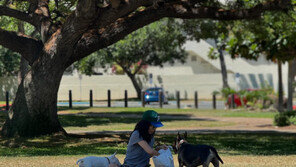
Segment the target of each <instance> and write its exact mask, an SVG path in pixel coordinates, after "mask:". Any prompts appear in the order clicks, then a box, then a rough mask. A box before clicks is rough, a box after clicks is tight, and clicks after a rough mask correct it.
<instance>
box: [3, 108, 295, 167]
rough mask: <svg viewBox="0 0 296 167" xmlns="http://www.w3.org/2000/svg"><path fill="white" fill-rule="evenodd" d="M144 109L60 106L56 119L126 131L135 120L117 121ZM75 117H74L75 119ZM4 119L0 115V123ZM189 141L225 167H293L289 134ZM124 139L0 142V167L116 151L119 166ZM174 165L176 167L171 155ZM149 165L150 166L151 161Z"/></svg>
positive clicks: (163, 138)
mask: <svg viewBox="0 0 296 167" xmlns="http://www.w3.org/2000/svg"><path fill="white" fill-rule="evenodd" d="M145 110H147V108H145V109H143V108H127V109H126V108H111V109H110V108H74V109H72V110H68V109H67V108H60V111H59V113H60V114H70V113H71V114H74V115H60V116H59V118H60V121H61V123H62V125H63V127H64V128H65V129H66V130H74V131H75V130H77V131H79V130H88V131H89V130H90V131H92V130H108V128H109V129H110V130H132V129H133V127H134V125H135V123H136V122H137V121H138V119H139V118H134V119H132V118H126V117H121V116H124V115H126V114H134V115H136V116H140V115H141V113H142V112H143V111H145ZM155 110H156V111H157V112H159V113H160V114H161V115H162V116H168V115H179V116H183V117H185V118H186V116H197V117H198V116H215V117H253V118H272V117H273V115H274V114H275V113H271V112H255V111H254V112H250V111H224V110H191V109H184V110H176V109H155ZM78 113H79V115H77V114H78ZM83 113H101V114H110V113H112V114H115V115H116V117H104V118H101V117H93V116H92V115H81V114H83ZM4 120H5V115H4V114H3V113H1V114H0V124H2V123H3V122H4ZM165 121H166V122H167V123H168V124H166V126H169V127H170V128H172V129H174V128H176V127H178V126H205V127H216V126H231V123H225V122H219V121H217V122H213V121H192V120H190V121H188V120H186V119H181V120H174V119H168V120H165ZM188 137H189V138H188V141H189V142H190V143H195V144H197V143H200V144H208V145H212V146H214V147H216V149H217V150H218V152H219V154H220V156H221V157H222V159H223V161H224V162H225V164H224V165H222V166H225V167H276V166H283V167H294V166H295V164H296V152H295V150H296V145H295V143H296V135H295V134H282V133H270V134H256V133H243V134H228V133H227V134H226V133H225V134H189V136H188ZM128 138H129V135H88V136H77V135H75V136H69V137H65V136H62V135H54V136H42V137H38V138H33V139H28V138H15V139H6V138H0V167H2V166H6V167H7V166H8V167H27V166H28V167H33V166H36V167H66V166H67V167H74V166H76V165H75V163H76V161H77V160H78V159H79V158H82V157H84V156H88V155H98V156H100V155H101V156H106V155H110V154H112V153H114V152H115V151H117V153H118V154H119V155H118V157H119V159H120V161H121V162H123V159H124V157H125V152H126V146H127V142H128ZM174 138H175V135H156V136H155V139H156V141H157V143H156V144H167V145H172V143H173V141H174ZM174 158H175V165H176V166H178V165H177V164H178V163H177V161H176V155H175V154H174ZM151 164H153V163H151Z"/></svg>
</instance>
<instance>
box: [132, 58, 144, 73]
mask: <svg viewBox="0 0 296 167" xmlns="http://www.w3.org/2000/svg"><path fill="white" fill-rule="evenodd" d="M143 65H144V63H143V61H141V63H140V65H139V66H138V67H137V68H136V69H135V71H134V73H133V74H134V75H136V74H137V73H138V72H139V71H140V70H141V69H142V67H143Z"/></svg>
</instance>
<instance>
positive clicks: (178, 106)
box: [176, 91, 180, 108]
mask: <svg viewBox="0 0 296 167" xmlns="http://www.w3.org/2000/svg"><path fill="white" fill-rule="evenodd" d="M176 97H177V108H180V91H177V95H176Z"/></svg>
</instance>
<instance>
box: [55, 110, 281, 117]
mask: <svg viewBox="0 0 296 167" xmlns="http://www.w3.org/2000/svg"><path fill="white" fill-rule="evenodd" d="M149 109H152V110H155V111H156V112H158V113H159V114H163V115H166V114H182V115H185V116H186V115H194V116H214V117H246V118H273V117H274V115H275V114H276V112H262V111H248V110H245V109H240V110H201V109H164V108H163V109H160V108H89V107H75V108H73V109H69V108H68V107H59V113H72V114H77V113H89V112H91V113H116V114H140V115H141V114H142V113H143V112H144V111H146V110H149Z"/></svg>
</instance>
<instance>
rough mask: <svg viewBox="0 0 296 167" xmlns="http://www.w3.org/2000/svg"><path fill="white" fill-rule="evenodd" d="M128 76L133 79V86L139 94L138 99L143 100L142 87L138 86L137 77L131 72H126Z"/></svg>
mask: <svg viewBox="0 0 296 167" xmlns="http://www.w3.org/2000/svg"><path fill="white" fill-rule="evenodd" d="M125 73H126V74H127V76H128V77H129V78H130V79H131V81H132V83H133V85H134V88H135V89H136V92H137V98H138V99H141V94H142V89H141V87H140V85H139V84H138V82H137V80H136V77H135V74H131V73H129V72H125Z"/></svg>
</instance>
